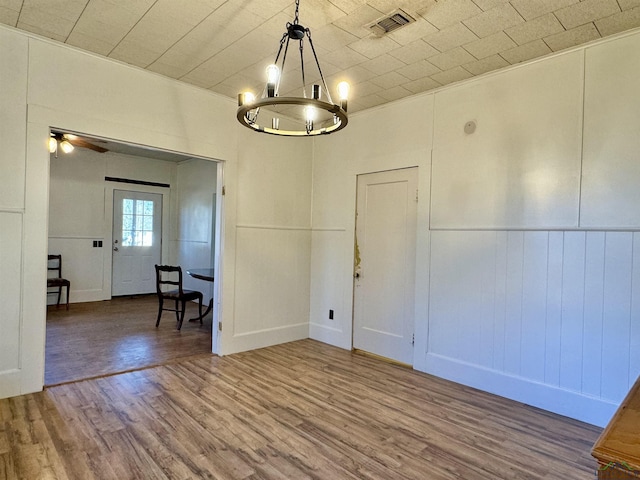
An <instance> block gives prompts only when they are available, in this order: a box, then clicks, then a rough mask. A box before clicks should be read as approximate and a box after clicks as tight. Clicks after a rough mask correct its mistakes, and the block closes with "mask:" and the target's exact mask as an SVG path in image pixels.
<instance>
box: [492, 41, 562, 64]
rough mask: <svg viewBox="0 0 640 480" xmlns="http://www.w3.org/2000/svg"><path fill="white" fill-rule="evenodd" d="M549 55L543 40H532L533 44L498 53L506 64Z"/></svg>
mask: <svg viewBox="0 0 640 480" xmlns="http://www.w3.org/2000/svg"><path fill="white" fill-rule="evenodd" d="M549 53H551V49H550V48H549V46H548V45H547V44H546V43H544V41H543V40H534V41H533V42H530V43H525V44H524V45H520V46H519V47H516V48H512V49H511V50H505V51H504V52H500V56H501V57H503V58H504V59H505V60H506V61H507V62H509V63H511V64H514V63H520V62H524V61H527V60H531V59H532V58H537V57H542V56H543V55H547V54H549Z"/></svg>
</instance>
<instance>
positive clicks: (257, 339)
mask: <svg viewBox="0 0 640 480" xmlns="http://www.w3.org/2000/svg"><path fill="white" fill-rule="evenodd" d="M223 333H224V332H223ZM305 338H309V324H308V323H300V324H296V325H287V326H284V327H276V328H272V329H266V330H260V331H256V332H248V333H242V334H235V335H234V334H232V335H229V336H224V337H223V341H222V352H221V355H230V354H232V353H239V352H246V351H248V350H255V349H257V348H264V347H271V346H273V345H279V344H281V343H288V342H295V341H296V340H304V339H305Z"/></svg>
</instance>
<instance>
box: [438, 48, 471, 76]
mask: <svg viewBox="0 0 640 480" xmlns="http://www.w3.org/2000/svg"><path fill="white" fill-rule="evenodd" d="M474 60H476V59H475V58H474V57H473V56H472V55H471V54H470V53H469V52H467V51H466V50H465V49H464V48H462V47H458V48H454V49H452V50H449V51H448V52H445V53H440V54H438V55H434V56H433V57H431V58H430V59H429V61H430V62H431V63H433V64H434V65H435V66H436V67H438V68H439V69H440V70H450V69H452V68H454V67H457V66H458V65H463V64H465V63H469V62H473V61H474Z"/></svg>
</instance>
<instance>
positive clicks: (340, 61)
mask: <svg viewBox="0 0 640 480" xmlns="http://www.w3.org/2000/svg"><path fill="white" fill-rule="evenodd" d="M367 60H369V59H368V58H367V57H365V56H364V55H362V54H360V53H358V52H356V51H354V50H352V49H351V48H349V47H343V48H340V49H339V50H336V51H334V52H331V57H330V58H327V61H329V62H330V63H331V64H332V65H335V66H336V67H338V68H340V69H345V68H349V67H350V66H352V65H359V64H360V63H363V62H366V61H367ZM323 62H324V61H323Z"/></svg>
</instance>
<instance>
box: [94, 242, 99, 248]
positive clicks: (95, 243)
mask: <svg viewBox="0 0 640 480" xmlns="http://www.w3.org/2000/svg"><path fill="white" fill-rule="evenodd" d="M93 248H98V241H97V240H94V241H93Z"/></svg>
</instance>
